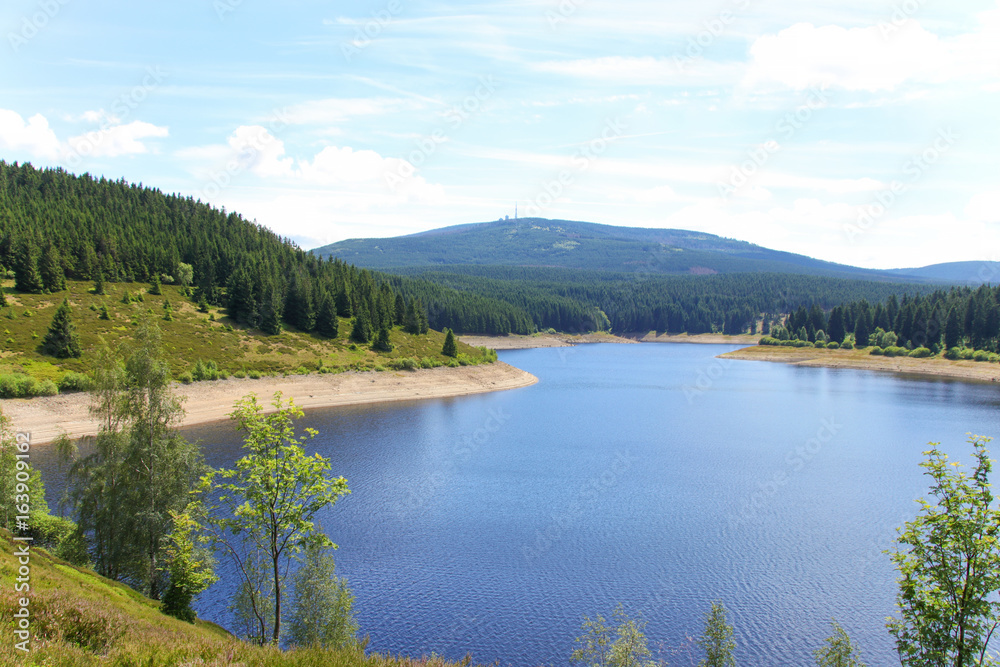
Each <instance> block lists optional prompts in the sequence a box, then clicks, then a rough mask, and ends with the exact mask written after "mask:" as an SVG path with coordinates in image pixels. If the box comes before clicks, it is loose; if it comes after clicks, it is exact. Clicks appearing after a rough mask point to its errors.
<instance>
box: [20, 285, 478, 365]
mask: <svg viewBox="0 0 1000 667" xmlns="http://www.w3.org/2000/svg"><path fill="white" fill-rule="evenodd" d="M10 285H11V281H7V283H6V289H5V292H6V297H7V303H8V304H9V306H8V307H7V308H0V333H2V335H0V373H11V372H21V373H26V374H28V375H32V376H34V377H36V378H38V379H40V380H41V379H50V380H53V381H55V380H57V379H58V378H59V377H61V376H62V375H63V374H64V373H65V372H66V371H78V372H87V371H88V370H89V369H90V364H91V362H92V360H93V355H92V354H88V352H91V351H93V350H94V349H95V348H96V347H97V345H98V344H99V340H100V338H101V337H104V339H105V340H107V341H108V342H109V343H111V344H112V345H114V344H116V343H118V342H119V341H121V340H125V339H127V338H128V337H129V336H130V335H131V333H132V331H133V330H134V329H135V326H136V322H138V318H139V317H141V316H142V315H143V314H144V313H146V312H147V311H152V315H151V317H153V319H154V320H155V321H156V323H157V325H159V327H160V330H161V331H162V332H163V347H164V352H165V353H166V355H167V358H168V361H169V362H170V365H171V371H172V373H173V375H174V377H177V376H178V375H179V374H180V373H182V372H184V371H187V370H190V368H191V366H192V365H193V364H194V363H195V362H196V361H197V360H198V359H203V360H205V361H208V360H214V361H215V362H216V363H217V364H218V365H219V368H221V369H224V370H226V371H228V372H229V373H236V372H241V371H249V370H257V371H260V372H262V373H287V372H295V371H296V370H297V369H300V368H305V369H307V370H309V371H316V370H318V369H319V368H320V367H321V365H322V366H323V367H326V368H329V369H333V370H348V369H358V370H368V369H373V368H375V367H376V366H379V365H385V364H387V363H389V361H391V360H392V359H399V358H403V357H416V358H417V359H420V358H424V357H426V358H430V359H432V360H433V361H434V362H436V363H438V364H443V363H445V362H446V361H447V359H448V358H447V357H444V356H443V355H442V354H441V348H442V346H443V345H444V334H442V333H439V332H437V331H430V332H428V333H427V334H425V335H418V336H413V335H410V334H407V333H405V332H403V331H402V330H401V329H400V328H398V327H397V328H395V329H394V330H393V331H392V332H391V334H390V337H391V340H392V343H393V345H394V346H395V349H394V350H393V351H392V352H390V353H388V354H383V353H376V352H373V351H371V350H370V349H368V346H355V347H356V349H354V350H352V349H351V341H350V340H348V336H349V335H350V332H351V320H349V319H341V320H340V335H339V336H338V337H337V338H336V339H334V340H329V339H325V338H322V337H319V336H316V335H313V334H303V333H299V332H297V331H294V330H286V331H284V332H282V333H281V334H279V335H277V336H267V335H264V334H262V333H261V332H259V331H255V330H252V329H247V328H245V327H243V326H242V325H236V324H235V323H233V322H232V321H231V320H230V319H229V318H228V317H225V310H224V309H216V308H213V309H212V314H213V315H214V316H215V318H216V321H214V322H213V321H210V320H209V319H208V318H209V316H208V315H207V314H205V313H200V312H198V311H197V308H196V307H195V306H194V304H192V303H191V300H190V299H187V298H185V297H183V296H181V295H180V293H179V288H178V287H176V286H169V285H164V286H163V288H162V291H163V294H162V295H159V296H158V295H151V294H147V293H146V289H147V288H148V287H149V285H146V284H143V283H131V284H128V283H121V284H109V285H108V286H107V291H108V294H107V295H105V296H97V295H95V294H93V290H92V287H93V284H92V283H90V282H73V281H71V282H70V283H69V289H68V290H67V291H66V292H59V293H56V294H46V295H35V294H20V293H15V292H13V291H12V290H11V289H10ZM126 289H127V290H128V291H129V292H130V293H131V294H132V295H133V296H135V295H136V294H139V293H141V294H142V295H143V300H144V301H143V302H142V303H132V304H125V303H123V302H122V295H123V294H124V292H125V290H126ZM67 297H68V298H69V300H70V305H71V307H72V309H73V313H72V318H73V322H74V324H75V325H76V328H77V331H78V332H79V334H80V340H81V343H82V346H83V350H84V354H83V357H81V358H80V359H66V360H60V359H56V358H54V357H49V356H46V355H43V354H41V353H40V352H39V351H38V347H39V345H40V343H41V342H42V339H43V338H44V336H45V333H46V331H48V328H49V324H51V322H52V316H53V315H54V314H55V310H56V308H57V307H58V306H59V304H60V303H62V300H63V299H64V298H67ZM166 299H169V300H170V303H171V305H172V306H173V318H174V321H173V322H167V321H165V320H164V319H163V315H164V313H165V311H164V309H163V303H164V301H165V300H166ZM102 304H104V305H107V307H108V311H109V312H110V314H111V319H110V320H101V319H100V318H99V309H100V306H101V305H102ZM230 327H231V330H229V329H230ZM459 352H460V353H465V354H467V355H469V356H470V357H471V356H478V355H479V354H480V353H479V352H478V351H477V350H476V349H475V348H472V347H469V346H467V345H464V344H462V343H459Z"/></svg>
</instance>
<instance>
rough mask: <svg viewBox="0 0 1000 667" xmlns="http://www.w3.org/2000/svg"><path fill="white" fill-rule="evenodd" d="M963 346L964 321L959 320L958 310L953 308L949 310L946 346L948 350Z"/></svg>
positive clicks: (945, 329)
mask: <svg viewBox="0 0 1000 667" xmlns="http://www.w3.org/2000/svg"><path fill="white" fill-rule="evenodd" d="M961 344H962V321H961V320H960V319H959V316H958V310H957V309H956V308H955V307H954V306H952V308H951V309H950V310H948V319H947V320H946V321H945V325H944V346H945V348H947V349H949V350H950V349H951V348H953V347H958V346H959V345H961Z"/></svg>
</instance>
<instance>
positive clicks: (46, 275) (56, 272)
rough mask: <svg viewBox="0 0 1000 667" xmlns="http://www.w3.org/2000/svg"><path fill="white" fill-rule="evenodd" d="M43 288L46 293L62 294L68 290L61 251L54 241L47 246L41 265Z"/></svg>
mask: <svg viewBox="0 0 1000 667" xmlns="http://www.w3.org/2000/svg"><path fill="white" fill-rule="evenodd" d="M39 273H40V274H41V278H42V286H43V289H44V291H46V292H60V291H62V290H64V289H66V275H65V274H64V273H63V267H62V259H61V258H60V256H59V250H58V249H57V248H56V246H55V244H54V243H53V242H52V241H49V242H48V244H46V246H45V251H44V252H43V253H42V261H41V264H40V265H39Z"/></svg>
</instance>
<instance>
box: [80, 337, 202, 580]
mask: <svg viewBox="0 0 1000 667" xmlns="http://www.w3.org/2000/svg"><path fill="white" fill-rule="evenodd" d="M97 356H98V361H97V364H96V366H95V371H94V377H93V381H94V389H93V393H92V398H93V402H94V404H93V407H92V413H93V414H94V416H95V417H96V418H97V419H98V421H99V423H100V430H99V431H98V434H97V437H96V439H95V441H94V446H93V450H92V452H91V453H90V454H88V455H87V456H86V457H84V458H82V459H79V458H76V460H74V462H73V465H72V467H71V469H70V476H69V477H70V480H69V481H70V494H69V495H70V498H71V499H72V501H73V504H74V508H75V510H76V515H77V517H78V529H79V533H80V534H81V535H83V536H85V537H86V538H87V540H88V543H89V545H90V550H91V558H92V559H93V562H94V564H95V567H96V568H97V570H98V572H100V573H101V574H102V575H104V576H106V577H109V578H111V579H115V580H118V581H123V582H125V583H128V584H129V585H131V586H133V587H135V588H137V589H139V590H143V591H145V592H146V593H147V594H148V595H149V596H150V597H152V598H154V599H157V598H159V596H160V594H161V592H162V590H163V581H162V579H163V567H162V565H163V563H164V553H165V552H164V550H165V548H166V546H167V541H166V537H167V535H168V534H169V533H170V531H171V529H172V528H173V519H172V516H171V512H176V511H180V510H182V509H183V508H184V507H185V506H186V505H187V502H188V500H187V499H188V494H189V492H190V490H191V489H192V487H193V485H194V483H195V481H196V480H197V479H198V477H199V476H200V475H201V473H202V471H203V469H204V464H203V463H202V459H201V453H200V451H199V449H198V446H197V445H195V444H192V443H190V442H188V441H187V440H185V439H184V438H183V437H181V436H180V435H179V434H178V433H177V432H176V431H175V430H174V426H175V425H176V424H177V423H178V422H179V421H180V418H181V416H182V415H183V410H182V409H181V406H180V401H179V400H178V399H177V397H176V396H175V395H174V393H173V390H172V388H171V383H170V372H169V367H168V365H167V363H166V361H165V360H164V359H163V352H162V349H161V343H160V332H159V330H158V329H157V328H156V326H155V324H153V323H152V322H151V321H146V322H143V323H142V324H141V325H140V327H139V329H138V331H137V332H136V335H135V339H134V341H132V343H131V344H130V345H129V346H127V347H125V346H122V347H120V348H119V349H117V350H112V349H111V348H110V347H108V346H106V345H105V346H102V347H101V348H100V349H99V350H98V353H97ZM63 454H64V456H66V457H67V458H75V452H73V451H64V452H63Z"/></svg>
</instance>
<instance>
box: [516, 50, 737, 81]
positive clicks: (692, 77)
mask: <svg viewBox="0 0 1000 667" xmlns="http://www.w3.org/2000/svg"><path fill="white" fill-rule="evenodd" d="M532 67H533V68H534V69H535V70H537V71H540V72H547V73H551V74H559V75H563V76H572V77H577V78H581V79H592V80H601V81H602V82H604V81H614V82H616V83H619V84H636V85H653V86H656V85H662V86H676V85H687V86H713V85H719V84H731V83H734V82H736V81H738V80H739V78H740V75H741V74H742V73H743V72H744V70H745V65H744V64H743V63H740V62H717V61H713V60H707V59H704V58H686V57H682V56H674V57H671V58H654V57H652V56H642V57H629V56H606V57H602V58H585V59H579V60H547V61H543V62H539V63H537V64H534V65H533V66H532Z"/></svg>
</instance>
